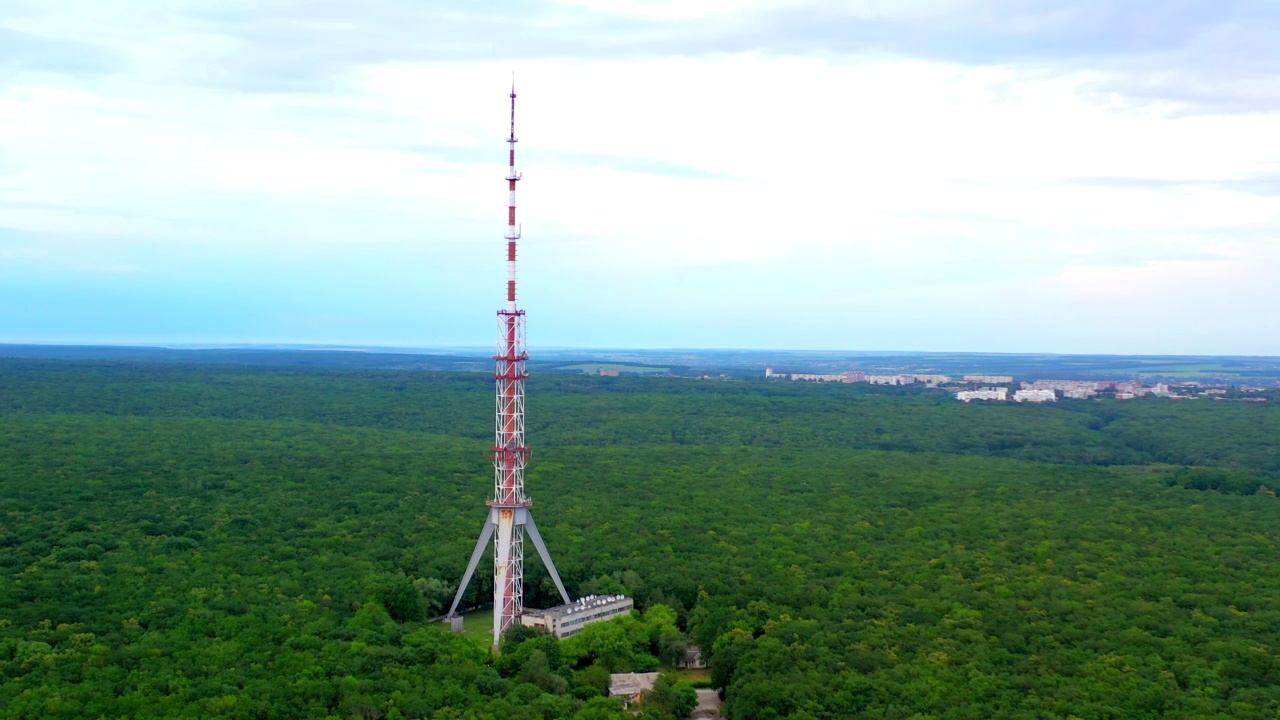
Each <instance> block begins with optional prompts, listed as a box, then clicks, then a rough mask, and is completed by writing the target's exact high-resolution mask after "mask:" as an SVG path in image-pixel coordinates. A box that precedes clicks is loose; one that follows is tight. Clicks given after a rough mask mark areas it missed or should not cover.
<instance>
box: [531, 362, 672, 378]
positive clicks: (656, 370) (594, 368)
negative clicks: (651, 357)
mask: <svg viewBox="0 0 1280 720" xmlns="http://www.w3.org/2000/svg"><path fill="white" fill-rule="evenodd" d="M556 369H557V370H581V371H582V372H583V373H585V374H587V375H595V374H596V373H598V372H600V371H601V370H617V371H618V372H625V373H636V374H638V375H661V374H665V373H667V372H669V371H670V370H671V368H664V367H650V366H648V365H619V364H617V363H580V364H578V365H564V366H561V367H558V368H556Z"/></svg>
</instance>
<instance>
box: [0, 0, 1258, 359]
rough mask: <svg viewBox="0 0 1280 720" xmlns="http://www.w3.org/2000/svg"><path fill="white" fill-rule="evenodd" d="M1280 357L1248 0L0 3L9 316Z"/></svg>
mask: <svg viewBox="0 0 1280 720" xmlns="http://www.w3.org/2000/svg"><path fill="white" fill-rule="evenodd" d="M512 71H514V72H515V81H516V90H517V92H518V93H519V94H520V99H519V110H518V113H519V115H518V119H517V135H518V136H519V137H520V139H521V143H520V145H519V146H518V161H519V165H520V170H521V171H522V172H523V173H524V178H525V179H524V181H523V182H522V183H521V186H520V198H519V200H520V220H521V222H522V223H523V228H524V238H523V239H522V241H521V242H522V244H521V258H520V263H521V268H520V272H521V276H520V282H521V305H522V307H524V308H525V309H527V310H528V312H529V342H530V346H531V348H532V350H533V351H534V352H536V351H537V349H538V348H539V347H548V348H549V347H560V348H609V347H614V348H640V349H644V348H682V347H683V348H777V349H795V350H849V351H856V350H876V351H892V350H904V351H926V352H928V351H940V352H1029V353H1036V352H1042V353H1066V354H1075V353H1084V354H1087V353H1108V354H1110V353H1115V354H1203V355H1280V314H1278V313H1277V312H1276V309H1277V308H1280V283H1277V282H1276V281H1275V278H1276V277H1280V133H1277V132H1275V128H1276V127H1280V6H1277V5H1275V4H1274V3H1271V2H1264V1H1262V0H1241V1H1238V2H1223V3H1192V4H1182V3H1162V2H1157V1H1156V0H1139V1H1137V2H1132V3H1123V4H1120V3H1113V2H1106V1H1105V0H1078V1H1076V2H1060V1H1056V0H1033V1H1032V2H1012V0H989V1H987V2H977V1H972V0H945V1H942V0H939V1H937V2H930V1H928V0H903V1H902V2H895V3H881V2H871V1H870V0H865V1H860V0H853V1H851V2H848V3H842V4H840V5H839V7H835V6H833V4H830V3H823V2H816V1H810V0H742V1H741V2H730V1H728V0H726V1H724V2H711V3H696V4H695V3H676V2H671V1H670V0H558V1H553V0H545V1H535V2H528V3H513V2H504V3H496V4H484V5H483V6H481V5H476V4H474V3H461V2H456V1H448V0H447V1H445V2H439V3H430V4H420V3H411V2H399V1H396V0H373V1H371V2H366V3H328V2H314V1H308V0H277V1H275V2H271V3H265V4H264V3H248V2H213V1H212V0H180V1H173V2H168V1H166V2H160V0H129V1H125V0H120V1H118V2H102V3H87V2H86V3H56V4H54V3H42V2H34V1H31V0H16V1H15V2H9V3H6V4H5V7H4V9H3V10H0V343H78V344H117V345H119V344H140V345H194V344H206V345H217V344H247V343H254V344H318V345H334V346H366V345H372V346H381V347H408V348H424V347H445V346H457V347H484V346H489V345H492V344H493V339H494V337H495V330H494V311H496V310H497V309H498V308H499V307H500V305H501V304H502V299H503V286H504V280H505V275H504V272H505V268H504V266H503V259H504V257H503V247H504V243H503V239H502V235H503V231H504V225H505V217H506V193H505V183H504V182H503V177H504V175H505V165H506V155H505V152H506V148H505V144H504V143H503V139H504V137H505V135H506V121H507V117H506V103H507V97H506V93H507V88H508V84H509V82H510V79H511V73H512Z"/></svg>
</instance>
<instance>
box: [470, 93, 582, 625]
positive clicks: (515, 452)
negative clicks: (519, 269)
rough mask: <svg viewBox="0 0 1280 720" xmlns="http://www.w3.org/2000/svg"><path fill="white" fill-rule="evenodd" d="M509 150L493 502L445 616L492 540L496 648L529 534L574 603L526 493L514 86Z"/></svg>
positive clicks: (516, 611)
mask: <svg viewBox="0 0 1280 720" xmlns="http://www.w3.org/2000/svg"><path fill="white" fill-rule="evenodd" d="M507 145H508V147H509V148H510V150H509V152H508V168H507V192H508V194H509V200H508V202H507V234H506V240H507V306H506V308H504V309H502V310H499V311H498V354H497V355H494V356H493V359H494V360H496V361H497V363H498V367H497V371H496V372H495V373H494V375H493V377H494V380H495V381H496V384H497V394H498V399H497V413H496V415H497V418H496V423H495V428H494V442H493V448H492V449H491V450H490V453H491V454H492V456H493V499H492V500H490V501H488V502H487V503H486V504H487V505H488V506H489V517H488V519H487V520H485V523H484V527H483V528H481V529H480V539H479V540H477V541H476V549H475V551H474V552H472V553H471V562H469V563H468V564H467V572H466V573H465V574H464V575H463V576H462V583H461V584H459V585H458V594H457V595H455V596H454V598H453V605H452V606H450V608H449V614H448V615H446V616H445V617H446V618H448V619H450V620H451V621H454V619H455V618H457V619H458V620H460V619H461V618H458V616H457V611H458V603H459V602H461V601H462V593H463V592H465V591H466V589H467V584H468V583H470V582H471V576H472V574H473V573H475V570H476V565H477V564H478V563H479V562H480V557H481V556H482V555H483V554H484V549H485V545H486V544H487V543H488V542H489V538H490V537H493V645H494V647H497V646H498V641H499V640H501V639H502V633H504V632H506V631H507V628H509V627H511V626H512V625H513V624H516V623H518V622H520V615H521V613H523V612H524V536H525V534H526V533H528V535H529V539H530V540H532V541H533V545H534V547H536V548H537V549H538V555H539V556H540V557H541V558H542V563H543V565H546V567H547V572H549V573H551V579H552V580H554V581H555V583H556V589H557V590H559V591H560V597H561V598H563V599H564V602H565V604H566V605H567V604H568V603H569V602H570V600H569V593H567V592H565V589H564V583H562V582H560V574H559V573H557V572H556V565H555V563H554V562H552V561H551V554H550V553H548V552H547V546H546V544H544V543H543V542H542V536H541V535H540V534H539V533H538V526H537V525H536V524H534V522H533V513H532V512H531V511H530V509H529V506H530V505H531V504H532V503H531V502H530V500H529V497H528V496H527V495H525V492H524V467H525V464H526V463H527V462H528V461H529V448H528V446H526V445H525V444H524V443H525V440H524V381H525V378H527V377H529V373H528V371H527V370H526V368H525V363H526V361H527V360H528V359H529V354H528V353H527V352H525V336H524V311H523V310H520V309H519V308H517V307H516V241H517V240H519V239H520V227H519V226H518V225H516V182H517V181H518V180H520V173H518V172H516V88H515V83H512V85H511V135H510V137H508V138H507ZM454 622H455V624H454V627H455V628H457V627H458V626H457V623H456V621H454Z"/></svg>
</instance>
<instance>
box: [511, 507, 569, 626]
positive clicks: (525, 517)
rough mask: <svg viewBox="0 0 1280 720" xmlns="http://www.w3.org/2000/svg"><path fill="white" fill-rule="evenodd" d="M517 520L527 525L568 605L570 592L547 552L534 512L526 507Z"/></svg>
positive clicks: (543, 562) (526, 530) (561, 596)
mask: <svg viewBox="0 0 1280 720" xmlns="http://www.w3.org/2000/svg"><path fill="white" fill-rule="evenodd" d="M517 518H518V519H517V522H519V523H521V524H522V525H524V527H525V532H527V533H529V539H530V540H532V541H533V546H534V547H536V548H538V557H540V558H542V564H543V565H545V566H546V568H547V572H549V573H551V579H552V580H554V581H555V583H556V589H557V590H559V591H560V599H561V600H563V601H564V604H565V605H568V604H569V603H570V602H572V601H571V600H569V593H567V592H565V589H564V583H562V582H560V573H559V572H556V564H555V562H553V561H552V560H551V553H549V552H547V546H546V544H545V543H543V542H542V534H541V533H539V532H538V524H537V523H535V522H534V521H533V513H531V512H529V510H528V508H525V509H524V510H523V511H522V512H521V513H520V514H519V515H518V516H517Z"/></svg>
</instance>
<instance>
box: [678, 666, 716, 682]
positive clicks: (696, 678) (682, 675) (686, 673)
mask: <svg viewBox="0 0 1280 720" xmlns="http://www.w3.org/2000/svg"><path fill="white" fill-rule="evenodd" d="M671 674H672V675H674V676H675V678H676V679H677V680H684V681H687V682H691V683H698V682H708V683H709V682H711V668H698V669H696V670H695V669H692V668H690V669H688V670H672V671H671Z"/></svg>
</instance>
